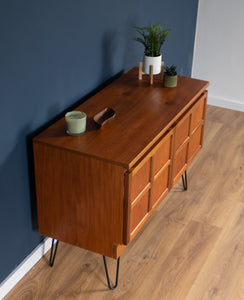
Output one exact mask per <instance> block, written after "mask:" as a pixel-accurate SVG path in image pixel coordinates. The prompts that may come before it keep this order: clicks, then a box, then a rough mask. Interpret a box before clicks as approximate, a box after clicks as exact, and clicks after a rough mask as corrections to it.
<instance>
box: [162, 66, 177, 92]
mask: <svg viewBox="0 0 244 300" xmlns="http://www.w3.org/2000/svg"><path fill="white" fill-rule="evenodd" d="M177 78H178V75H177V71H176V66H175V65H171V66H170V67H165V72H164V86H165V87H176V86H177Z"/></svg>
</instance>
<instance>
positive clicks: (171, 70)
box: [164, 65, 177, 76]
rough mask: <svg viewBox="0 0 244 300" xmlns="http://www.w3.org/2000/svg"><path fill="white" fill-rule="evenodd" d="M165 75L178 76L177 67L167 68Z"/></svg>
mask: <svg viewBox="0 0 244 300" xmlns="http://www.w3.org/2000/svg"><path fill="white" fill-rule="evenodd" d="M164 69H165V74H166V75H168V76H175V75H177V71H176V66H175V65H171V66H170V67H165V68H164Z"/></svg>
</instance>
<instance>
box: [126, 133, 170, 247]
mask: <svg viewBox="0 0 244 300" xmlns="http://www.w3.org/2000/svg"><path fill="white" fill-rule="evenodd" d="M171 149H172V131H170V132H169V133H167V134H166V135H165V136H164V137H163V138H162V139H161V140H160V142H158V143H157V144H156V145H155V146H154V147H153V149H152V150H151V151H150V152H149V153H148V154H147V155H146V156H145V157H144V159H143V160H142V161H141V162H140V163H139V164H138V165H137V166H136V167H135V168H134V169H132V171H131V172H129V173H128V174H126V180H125V182H126V189H125V190H126V194H127V195H126V201H127V205H126V212H125V215H126V217H125V227H126V229H125V230H124V234H125V238H124V241H125V243H126V244H127V243H128V242H129V241H130V240H131V239H133V238H134V236H135V235H136V234H137V232H138V231H139V229H140V228H141V227H142V225H143V224H144V223H145V221H146V220H147V219H148V217H149V216H150V214H151V213H152V211H153V210H154V209H155V208H156V207H157V205H158V204H159V203H160V202H161V201H162V200H163V198H164V197H165V196H166V194H167V193H168V190H169V182H170V181H169V178H170V172H171V156H172V150H171Z"/></svg>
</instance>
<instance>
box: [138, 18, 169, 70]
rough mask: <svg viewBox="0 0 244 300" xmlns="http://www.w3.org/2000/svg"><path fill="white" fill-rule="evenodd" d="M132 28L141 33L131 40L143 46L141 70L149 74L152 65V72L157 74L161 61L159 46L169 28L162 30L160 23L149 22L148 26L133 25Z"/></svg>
mask: <svg viewBox="0 0 244 300" xmlns="http://www.w3.org/2000/svg"><path fill="white" fill-rule="evenodd" d="M133 28H135V29H136V31H137V32H138V33H139V34H140V35H141V37H135V38H133V40H135V41H137V42H139V43H142V44H143V45H144V47H145V50H144V60H143V72H144V73H146V74H149V73H150V65H152V66H153V74H159V73H160V72H161V61H162V54H161V48H162V46H163V43H164V41H165V39H166V37H167V36H168V35H169V31H170V30H169V29H166V30H163V28H162V27H161V25H160V24H156V25H152V24H150V23H149V26H148V27H137V26H134V27H133Z"/></svg>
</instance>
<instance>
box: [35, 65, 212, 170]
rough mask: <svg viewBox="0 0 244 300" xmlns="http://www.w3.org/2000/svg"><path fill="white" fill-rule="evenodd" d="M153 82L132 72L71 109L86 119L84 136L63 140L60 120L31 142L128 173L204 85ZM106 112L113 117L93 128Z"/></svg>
mask: <svg viewBox="0 0 244 300" xmlns="http://www.w3.org/2000/svg"><path fill="white" fill-rule="evenodd" d="M155 79H156V78H155ZM155 79H154V84H153V85H150V84H149V78H148V76H143V80H138V68H133V69H132V70H130V71H129V72H128V73H126V74H125V75H123V76H121V77H120V78H119V79H117V80H115V81H114V82H112V83H111V84H110V85H108V86H107V87H106V88H104V89H103V90H102V91H100V92H99V93H97V94H96V95H95V96H93V97H91V98H90V99H89V100H87V101H86V102H84V103H82V104H81V105H80V106H78V107H77V108H76V110H81V111H84V112H85V113H86V114H87V130H86V132H85V133H84V134H82V135H80V136H69V135H67V133H66V124H65V119H64V117H63V118H61V119H60V120H59V121H57V122H56V123H54V124H53V125H51V126H50V127H49V128H47V129H46V130H44V131H43V132H42V133H41V134H39V135H38V136H37V137H35V139H34V142H38V143H44V144H47V145H50V146H54V147H58V148H63V149H67V150H70V151H75V152H79V153H82V154H85V155H89V156H92V157H97V158H100V159H103V160H108V161H111V162H113V163H116V164H119V165H122V166H124V167H125V168H126V169H128V168H130V167H131V166H132V165H133V164H134V163H135V162H136V161H137V160H138V159H139V158H140V157H141V156H142V155H143V154H144V153H145V151H146V150H148V149H149V148H150V147H151V146H152V145H153V143H155V141H156V140H157V139H158V138H159V137H160V136H161V135H163V133H164V132H166V130H167V129H168V128H169V127H170V126H172V124H173V123H174V122H175V121H176V120H177V118H178V117H179V116H180V115H181V114H182V113H184V111H186V110H187V109H188V108H189V107H190V106H191V104H192V103H193V102H194V101H195V100H196V99H197V97H199V96H200V94H201V93H202V92H203V91H204V90H205V89H206V88H207V87H208V85H209V83H208V82H207V81H203V80H198V79H192V78H188V77H183V76H179V78H178V85H177V87H175V88H165V87H163V85H162V81H160V80H157V79H156V80H155ZM106 107H111V108H113V109H114V111H115V113H116V115H115V118H114V119H112V121H110V122H109V123H108V124H106V125H104V126H103V127H101V128H100V129H97V128H96V126H95V124H94V122H93V116H94V115H95V114H96V113H98V112H99V111H101V110H103V109H104V108H106Z"/></svg>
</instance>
